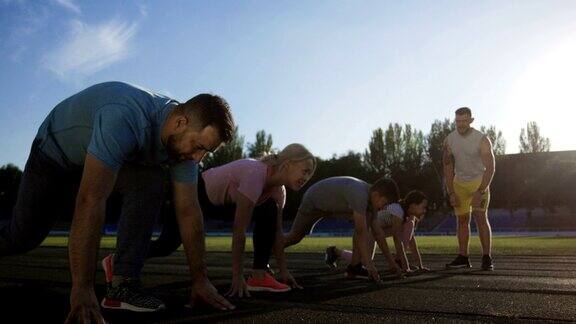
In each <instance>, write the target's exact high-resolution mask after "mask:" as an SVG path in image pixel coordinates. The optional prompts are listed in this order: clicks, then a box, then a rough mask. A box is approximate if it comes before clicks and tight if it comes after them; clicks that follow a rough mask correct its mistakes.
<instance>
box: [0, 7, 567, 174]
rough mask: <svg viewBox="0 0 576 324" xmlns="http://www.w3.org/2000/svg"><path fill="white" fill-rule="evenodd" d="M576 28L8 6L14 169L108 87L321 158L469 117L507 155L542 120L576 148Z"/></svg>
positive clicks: (325, 12)
mask: <svg viewBox="0 0 576 324" xmlns="http://www.w3.org/2000/svg"><path fill="white" fill-rule="evenodd" d="M574 17H576V1H570V0H568V1H554V0H546V1H544V0H542V1H529V0H521V1H203V2H200V1H142V2H136V1H74V0H47V1H25V0H21V1H18V0H0V59H1V62H2V63H1V64H0V148H1V149H0V165H1V164H5V163H8V162H12V163H15V164H16V165H18V166H20V167H22V166H23V165H24V163H25V161H26V157H27V154H28V151H29V147H30V144H31V142H32V139H33V138H34V135H35V133H36V130H37V128H38V126H39V125H40V123H41V122H42V120H43V119H44V117H45V116H46V115H47V113H48V112H49V111H50V109H51V108H52V107H53V106H55V105H56V104H57V103H58V102H60V101H61V100H63V99H65V98H66V97H67V96H69V95H72V94H73V93H75V92H77V91H80V90H81V89H83V88H85V87H87V86H89V85H91V84H94V83H98V82H102V81H108V80H121V81H127V82H131V83H135V84H138V85H141V86H144V87H147V88H150V89H154V90H158V91H160V92H163V93H165V94H167V95H171V96H173V97H174V98H176V99H179V100H186V99H188V98H190V97H192V96H194V95H196V94H198V93H200V92H213V93H217V94H220V95H222V96H223V97H225V98H226V99H227V100H228V101H229V103H230V104H231V106H232V109H233V113H234V115H235V119H236V121H237V123H238V125H239V126H240V133H241V134H243V135H245V136H246V139H247V140H248V141H251V140H252V139H253V138H254V134H255V132H256V131H257V130H259V129H264V130H266V131H267V132H270V133H272V135H273V138H274V142H275V146H276V147H278V148H281V147H283V146H284V145H286V144H289V143H292V142H301V143H303V144H305V145H307V146H308V147H309V148H310V149H311V150H312V151H313V152H314V153H315V154H316V155H319V156H322V157H330V156H331V155H332V154H334V153H336V154H342V153H345V152H346V151H348V150H350V149H351V150H354V151H363V150H364V149H365V148H366V146H367V143H368V140H369V138H370V134H371V132H372V130H373V129H375V128H377V127H385V126H386V125H388V123H390V122H399V123H402V124H404V123H410V124H412V125H413V126H415V127H416V128H418V129H421V130H423V131H424V132H425V133H427V132H428V130H429V128H430V124H431V123H432V121H434V120H435V119H443V118H447V117H448V118H451V117H452V116H453V111H454V109H455V108H457V107H460V106H469V107H471V108H472V109H473V112H474V114H475V115H476V124H477V126H480V125H495V126H496V127H497V128H498V129H500V130H502V131H503V133H504V137H505V139H506V141H507V152H508V153H514V152H517V151H518V136H519V134H520V128H521V127H525V125H526V123H527V122H528V121H532V120H535V121H537V122H538V124H539V125H540V127H541V131H542V133H543V135H544V136H547V137H549V138H550V139H551V142H552V150H570V149H576V140H575V139H574V136H572V135H567V134H569V132H570V129H571V127H572V121H573V117H574V116H575V113H574V110H575V109H576V91H574V90H573V88H574V86H575V84H576V82H575V81H576V60H574V57H576V21H575V20H574Z"/></svg>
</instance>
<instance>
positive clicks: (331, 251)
mask: <svg viewBox="0 0 576 324" xmlns="http://www.w3.org/2000/svg"><path fill="white" fill-rule="evenodd" d="M324 261H325V262H326V264H327V265H328V266H329V267H330V268H337V267H338V264H337V263H336V261H338V255H337V254H336V247H335V246H329V247H327V248H326V255H325V256H324Z"/></svg>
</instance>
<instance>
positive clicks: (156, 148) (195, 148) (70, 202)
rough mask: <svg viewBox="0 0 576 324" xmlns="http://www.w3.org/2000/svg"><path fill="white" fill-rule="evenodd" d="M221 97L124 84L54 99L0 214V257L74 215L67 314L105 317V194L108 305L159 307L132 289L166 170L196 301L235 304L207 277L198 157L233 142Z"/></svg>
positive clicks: (39, 239)
mask: <svg viewBox="0 0 576 324" xmlns="http://www.w3.org/2000/svg"><path fill="white" fill-rule="evenodd" d="M234 127H235V126H234V121H233V119H232V115H231V113H230V110H229V106H228V104H227V103H226V101H225V100H224V99H222V98H220V97H218V96H215V95H211V94H200V95H198V96H196V97H194V98H192V99H190V100H189V101H187V102H186V103H179V102H177V101H176V100H174V99H171V98H168V97H166V96H163V95H160V94H157V93H154V92H152V91H149V90H146V89H142V88H139V87H136V86H133V85H130V84H126V83H122V82H106V83H101V84H97V85H94V86H92V87H89V88H87V89H85V90H83V91H81V92H79V93H77V94H75V95H73V96H71V97H69V98H67V99H66V100H64V101H62V102H61V103H59V104H58V105H57V106H56V107H55V108H54V109H53V110H52V111H51V112H50V114H49V115H48V117H47V118H46V119H45V120H44V122H43V123H42V125H41V126H40V129H39V130H38V133H37V135H36V138H35V139H34V142H33V144H32V149H31V152H30V156H29V158H28V161H27V162H26V167H25V169H24V173H23V176H22V181H21V184H20V189H19V193H18V199H17V202H16V206H15V207H14V211H13V214H12V217H11V219H8V220H0V256H4V255H10V254H17V253H24V252H27V251H29V250H31V249H33V248H35V247H36V246H38V245H39V244H40V243H41V242H42V241H43V240H44V238H45V237H46V236H47V235H48V233H49V231H50V228H51V226H52V225H53V223H54V221H55V220H56V219H57V217H58V215H60V214H61V213H63V212H69V213H73V215H74V216H73V220H72V225H71V230H70V237H69V258H70V271H71V274H72V291H71V299H70V300H71V311H70V314H69V320H71V321H74V320H79V321H82V320H87V321H90V320H94V319H101V315H100V310H99V307H98V302H97V300H96V295H95V293H94V282H93V281H94V280H93V279H94V271H95V262H94V260H96V258H97V254H98V248H99V242H100V236H101V232H102V226H103V222H104V218H105V212H106V202H107V200H108V198H109V197H110V195H111V194H114V195H119V196H120V197H121V200H122V208H121V215H120V220H119V225H118V249H117V250H116V253H115V257H114V263H115V264H114V277H113V279H112V280H111V282H110V283H109V285H108V290H107V294H106V299H107V300H108V303H107V304H106V305H104V303H103V306H104V307H108V308H123V309H130V310H136V311H155V310H159V309H162V308H164V304H163V303H162V302H161V301H159V300H158V299H156V298H154V297H152V296H149V295H146V294H144V293H142V292H141V291H140V290H139V289H138V286H137V283H138V279H139V276H140V273H141V269H142V267H143V264H144V260H145V257H146V254H147V251H148V245H149V242H150V237H151V235H152V227H153V224H154V222H155V219H156V217H157V215H158V213H159V211H160V209H161V207H162V203H163V178H164V177H163V170H164V168H165V167H167V168H168V169H169V170H170V174H171V180H172V187H173V201H174V204H175V209H176V214H177V217H178V222H179V223H180V228H181V229H182V231H181V236H182V242H183V244H184V249H185V251H186V255H187V259H188V261H189V264H190V271H191V277H192V282H193V286H192V300H193V301H194V299H199V300H204V301H207V302H208V303H210V304H212V305H213V306H215V307H217V308H220V309H231V308H233V307H234V306H233V305H232V304H230V303H229V302H228V301H226V300H225V299H224V298H223V297H222V296H220V295H219V294H218V292H217V291H216V289H215V288H214V286H213V285H212V284H211V283H210V281H209V280H208V278H207V275H206V265H205V262H204V227H203V220H202V212H201V210H200V208H199V205H198V200H197V188H196V184H197V172H198V171H197V163H199V162H200V161H201V160H202V158H203V157H204V155H205V154H206V153H207V152H212V151H214V150H215V149H217V148H218V146H219V145H220V144H221V143H223V142H228V141H230V140H231V139H232V134H233V131H234Z"/></svg>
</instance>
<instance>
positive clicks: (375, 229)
mask: <svg viewBox="0 0 576 324" xmlns="http://www.w3.org/2000/svg"><path fill="white" fill-rule="evenodd" d="M371 230H372V235H373V236H374V239H375V240H376V243H377V244H378V247H380V251H382V254H383V255H384V258H385V259H386V261H387V262H388V267H389V268H390V270H392V271H394V272H396V273H397V274H400V273H402V270H401V269H400V268H399V267H398V265H397V264H396V261H395V260H394V257H393V256H392V253H390V248H389V247H388V242H386V234H385V233H384V230H382V227H381V226H380V221H379V220H378V219H374V220H373V221H372V225H371Z"/></svg>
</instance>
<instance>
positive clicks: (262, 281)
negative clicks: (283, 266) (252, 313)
mask: <svg viewBox="0 0 576 324" xmlns="http://www.w3.org/2000/svg"><path fill="white" fill-rule="evenodd" d="M246 285H247V286H248V290H249V291H268V292H285V291H289V290H290V289H292V288H290V286H288V285H285V284H283V283H281V282H278V281H277V280H276V279H274V277H272V276H271V275H270V274H269V273H268V272H264V277H262V278H255V277H250V278H249V279H248V280H247V281H246Z"/></svg>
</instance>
